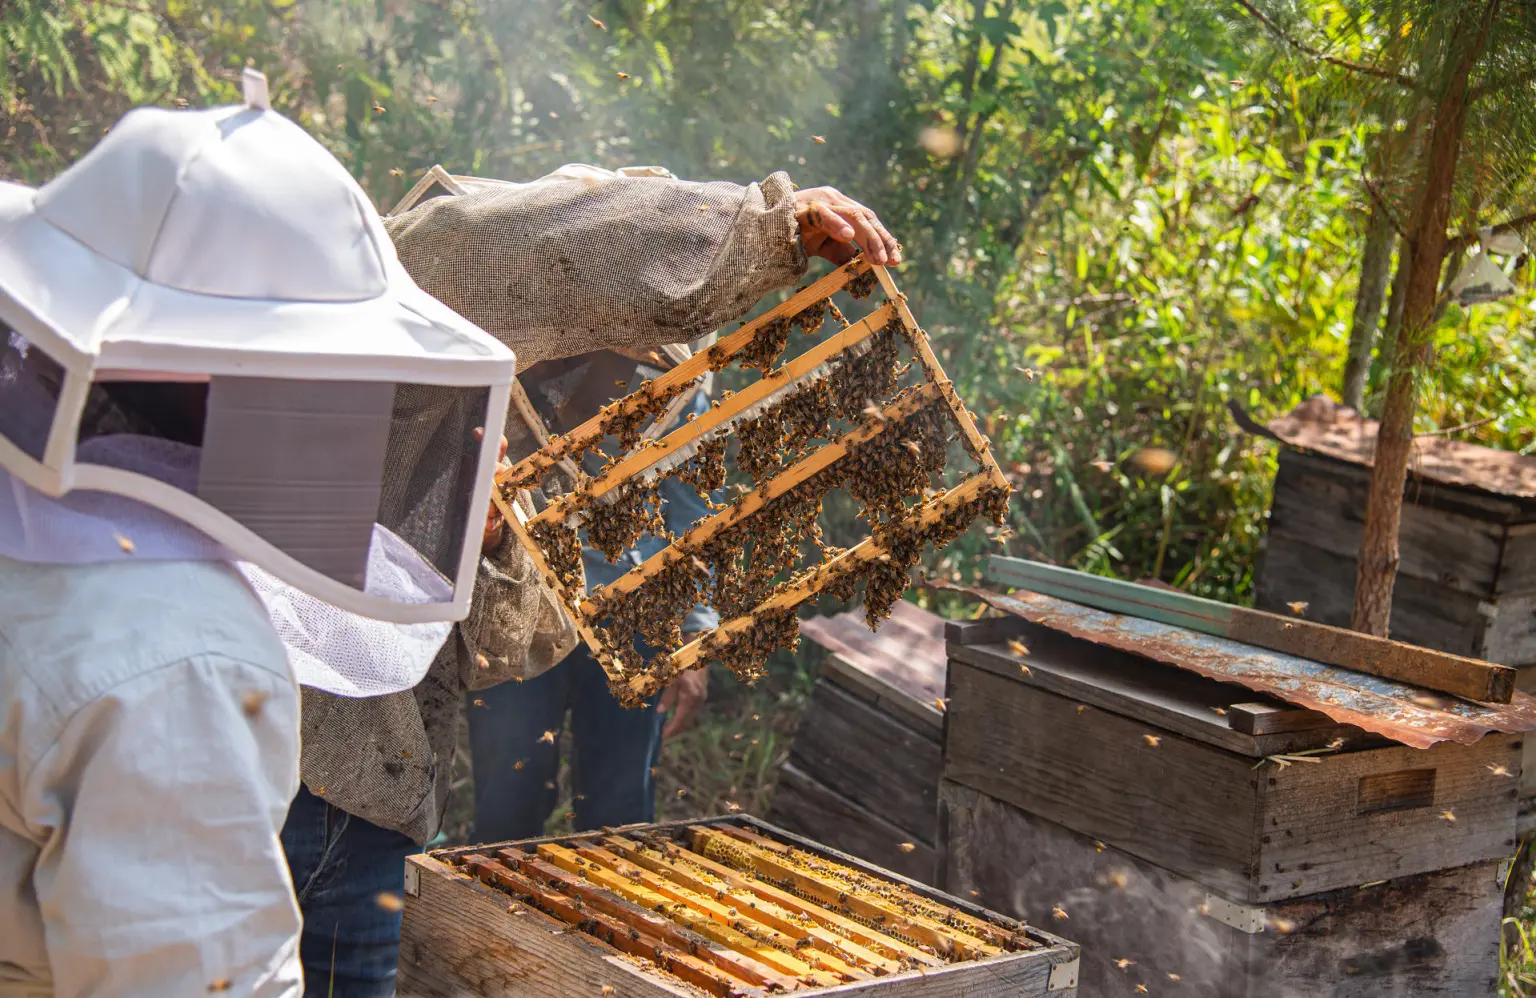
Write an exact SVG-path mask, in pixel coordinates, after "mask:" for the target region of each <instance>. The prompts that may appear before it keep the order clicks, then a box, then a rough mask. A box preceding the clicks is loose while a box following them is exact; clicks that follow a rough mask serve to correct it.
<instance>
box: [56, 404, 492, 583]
mask: <svg viewBox="0 0 1536 998" xmlns="http://www.w3.org/2000/svg"><path fill="white" fill-rule="evenodd" d="M489 394H490V393H489V391H488V389H486V388H484V387H476V388H450V387H443V386H438V385H419V384H397V383H395V382H388V381H377V382H366V381H332V380H327V381H318V380H304V379H285V378H266V377H237V376H225V375H215V376H213V377H211V378H209V379H208V380H206V381H204V382H201V383H186V382H155V381H117V382H110V383H103V384H98V385H95V386H93V389H92V399H91V402H89V403H88V404H87V416H88V418H87V419H85V420H83V421H82V423H81V427H80V437H79V439H80V451H79V459H80V460H82V461H86V462H91V463H97V464H107V465H112V466H115V467H120V468H124V469H126V470H135V471H142V472H143V473H146V474H150V475H152V476H153V477H156V478H159V479H161V480H162V481H166V482H168V483H170V484H173V485H176V486H177V487H178V488H181V489H183V490H185V491H188V492H193V493H195V495H196V496H197V498H198V499H200V500H202V501H203V502H205V503H207V504H208V505H210V506H213V507H214V508H216V509H217V510H219V511H220V512H221V513H224V514H225V515H227V516H229V517H230V518H231V519H233V520H235V521H236V522H237V523H239V524H241V525H242V526H244V527H246V528H247V529H249V530H250V531H252V532H253V533H255V534H256V535H257V536H258V537H260V538H262V539H263V540H265V541H267V542H268V543H270V544H271V545H273V546H274V547H276V548H277V549H279V550H281V551H282V552H284V553H285V554H287V555H289V556H291V557H293V558H295V559H296V560H298V561H299V562H301V563H302V564H304V565H306V566H308V567H310V568H312V569H315V570H316V571H318V572H320V573H322V574H323V575H325V576H327V577H329V578H332V579H335V580H337V581H339V582H342V583H344V584H346V585H347V586H349V587H351V588H354V589H358V590H362V591H373V589H374V586H373V585H372V584H371V582H373V581H375V580H372V579H371V570H370V565H371V564H372V565H374V566H375V567H377V565H378V560H379V556H380V555H381V554H384V555H385V556H386V558H385V560H388V561H394V562H398V561H399V559H400V556H401V553H400V550H399V549H400V547H401V545H399V544H391V545H389V547H390V550H391V551H393V553H392V554H391V553H389V552H381V551H379V550H377V548H378V544H379V541H380V536H379V533H378V531H377V530H376V529H375V525H377V526H379V527H382V528H384V529H385V530H387V531H388V532H389V533H391V534H393V535H395V537H397V538H399V539H400V540H401V541H403V542H404V545H405V546H406V547H409V548H410V549H412V550H413V551H414V552H415V557H414V558H413V559H412V560H415V561H420V562H425V563H426V564H427V565H429V566H430V568H431V569H432V570H433V572H435V573H436V574H437V575H439V576H441V577H442V580H443V582H444V583H445V584H444V585H441V586H436V587H434V588H438V589H446V588H448V584H451V583H452V582H453V581H455V579H456V576H457V574H458V568H459V558H460V555H461V554H462V552H463V550H464V538H465V533H466V528H467V527H468V526H469V525H470V522H471V521H470V518H471V516H473V515H474V510H473V509H472V508H471V507H472V506H473V505H474V503H473V494H474V484H475V481H474V474H475V470H476V463H477V461H478V459H479V455H480V448H481V444H480V442H479V441H478V440H477V439H476V436H475V433H474V431H475V429H476V428H478V427H480V426H481V425H482V424H483V423H484V421H485V418H486V406H487V404H488V401H489ZM480 515H482V516H483V511H481V514H480ZM476 536H478V534H477V535H476Z"/></svg>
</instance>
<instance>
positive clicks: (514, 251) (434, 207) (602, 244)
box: [385, 173, 807, 367]
mask: <svg viewBox="0 0 1536 998" xmlns="http://www.w3.org/2000/svg"><path fill="white" fill-rule="evenodd" d="M385 227H386V228H387V229H388V231H389V234H390V238H391V239H392V240H393V241H394V244H395V249H396V251H397V252H398V253H399V256H400V260H401V262H402V263H403V264H404V266H405V268H406V270H407V271H408V272H409V273H410V275H411V277H412V278H413V279H414V280H415V281H416V283H417V284H419V285H420V286H421V287H422V289H423V290H425V291H426V292H427V293H428V294H431V295H432V296H434V297H436V298H437V299H439V300H440V301H442V302H443V303H445V304H447V305H448V306H449V307H450V308H452V309H454V310H455V311H457V312H458V313H459V314H461V315H463V316H464V317H465V318H467V319H469V320H471V321H472V322H474V323H476V324H477V325H479V326H480V327H481V328H483V329H485V330H486V331H488V332H490V333H492V334H493V335H495V336H496V337H497V338H498V339H500V340H501V341H502V342H504V343H506V344H507V345H508V346H509V347H511V348H512V349H513V350H514V351H515V352H516V353H517V358H518V363H519V366H520V367H527V366H528V365H530V364H534V363H537V362H539V361H543V360H552V359H556V358H560V357H570V356H576V355H578V354H584V353H588V352H591V351H593V350H601V349H616V348H625V349H654V348H657V347H660V346H662V345H664V344H668V343H679V342H686V341H688V340H692V339H695V338H697V337H699V336H702V335H704V334H706V333H708V332H710V331H712V330H714V329H716V328H718V327H719V326H720V325H722V324H724V323H726V322H729V321H732V320H734V319H737V318H740V317H741V316H742V315H744V314H745V313H746V312H747V311H748V310H750V309H751V307H752V306H753V305H754V304H755V303H756V302H757V301H758V300H759V299H760V298H762V297H763V295H765V294H767V293H768V292H769V291H772V290H774V289H776V288H780V287H783V286H785V285H788V284H792V283H794V282H795V281H796V280H798V279H799V278H800V277H801V276H802V275H803V274H804V273H805V270H806V263H807V260H806V255H805V250H804V248H803V247H802V246H801V244H800V239H799V230H798V226H797V224H796V222H795V206H794V187H793V185H792V184H791V183H790V180H789V177H788V176H787V175H786V174H784V173H775V174H773V175H772V176H770V177H768V178H767V179H766V180H763V181H762V182H761V183H756V184H750V185H747V186H745V187H743V186H740V185H738V184H730V183H723V182H711V183H694V182H690V181H682V180H673V179H666V178H658V177H614V178H611V179H598V178H586V179H561V178H552V179H546V180H543V181H540V182H538V183H533V184H521V185H508V186H506V187H504V188H503V187H490V188H486V189H483V190H478V191H471V192H469V193H467V194H463V195H459V196H457V197H439V198H433V199H431V200H429V201H426V202H425V203H423V204H421V205H419V206H417V207H416V208H414V209H412V210H411V211H408V212H405V213H404V214H401V215H397V216H395V217H393V218H390V219H386V220H385Z"/></svg>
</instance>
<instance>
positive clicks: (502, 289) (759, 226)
mask: <svg viewBox="0 0 1536 998" xmlns="http://www.w3.org/2000/svg"><path fill="white" fill-rule="evenodd" d="M384 225H385V228H386V229H387V230H388V232H389V235H390V238H391V239H392V240H394V243H395V248H396V250H397V251H398V252H399V254H400V261H401V263H403V264H404V265H405V268H406V270H407V271H409V272H410V275H411V277H412V279H413V280H415V281H416V283H417V284H419V285H420V286H421V287H422V289H423V290H425V291H426V292H428V293H429V294H431V295H433V296H434V297H436V298H438V299H440V300H441V301H443V302H445V303H446V304H448V305H449V306H451V307H452V308H454V309H455V310H456V311H458V312H459V313H460V314H462V315H463V316H465V317H466V318H468V319H470V320H472V321H474V322H475V323H477V324H478V325H480V326H481V327H483V328H484V329H486V330H487V331H488V332H490V333H492V334H493V335H495V336H496V337H497V338H498V339H500V340H501V341H502V342H504V343H506V344H507V345H508V346H510V347H512V349H513V350H515V351H516V352H517V358H518V366H519V367H520V368H526V367H527V366H528V365H530V364H532V363H534V362H535V361H540V360H551V359H557V358H561V357H572V356H576V355H578V354H584V353H589V352H591V351H593V350H604V349H640V350H646V349H657V348H659V347H661V346H663V345H664V344H669V343H679V342H685V341H688V340H692V339H696V338H698V337H700V336H702V335H704V334H706V333H709V332H711V331H713V330H714V329H715V328H716V327H718V326H719V325H721V324H722V323H725V322H728V321H731V320H733V319H737V318H740V317H741V316H742V315H743V314H744V313H745V312H747V311H748V310H749V309H750V308H751V307H752V305H753V304H755V303H756V302H757V301H758V300H759V299H760V298H762V297H763V296H764V295H765V294H767V293H768V292H769V291H772V290H774V289H775V288H780V287H783V286H785V285H787V284H792V283H793V282H794V281H796V280H798V279H799V278H800V277H802V276H803V275H804V274H805V270H806V265H807V260H806V255H805V250H804V248H803V247H802V246H801V244H800V238H799V226H798V224H797V223H796V221H795V209H794V185H793V184H791V183H790V181H789V177H788V176H787V175H785V174H783V173H775V174H773V175H772V176H770V177H768V178H767V179H766V180H764V181H763V182H762V183H760V184H750V185H747V186H745V187H744V186H741V185H739V184H729V183H695V182H691V181H683V180H676V179H673V178H669V177H654V176H617V175H610V176H607V177H604V176H602V175H601V171H593V170H590V169H587V170H583V171H575V170H569V171H568V172H567V173H565V174H555V175H551V176H550V177H547V178H543V179H541V180H539V181H536V182H533V183H527V184H505V185H501V184H498V185H492V186H489V187H486V188H483V189H477V190H471V191H469V192H467V193H465V194H463V195H461V196H458V197H443V198H436V199H433V200H429V201H426V202H423V203H422V204H421V205H420V206H419V207H417V208H414V209H413V210H410V211H407V212H405V213H403V214H400V215H396V216H393V217H391V218H388V219H385V223H384ZM524 433H526V429H525V428H524V427H523V426H522V425H521V423H520V421H519V420H518V419H517V417H516V416H515V415H513V416H509V419H508V422H507V426H506V435H507V437H508V439H509V440H511V442H512V453H514V454H515V453H527V451H528V449H530V448H527V447H523V446H521V445H520V441H519V439H518V438H519V437H520V436H522V435H523V434H524ZM576 641H577V634H576V630H575V627H574V625H573V624H572V623H571V621H570V619H569V618H568V617H567V616H566V615H565V614H564V612H563V611H562V610H560V609H559V605H558V602H557V600H556V598H555V595H554V593H553V592H552V591H551V590H550V589H549V588H548V587H546V586H545V585H544V584H543V582H542V581H540V579H539V577H538V573H537V572H536V571H535V570H534V568H533V565H532V563H531V561H529V559H528V558H527V556H526V555H524V554H523V552H522V550H521V549H520V548H519V547H518V546H517V545H516V543H515V542H514V541H513V540H512V539H511V537H510V536H508V538H507V539H506V540H505V541H504V543H503V544H502V547H501V548H500V549H499V550H497V551H493V552H490V553H489V554H487V556H486V557H484V558H482V559H481V564H480V572H479V576H478V578H477V581H476V585H475V593H474V599H473V604H472V607H471V610H470V616H469V619H467V620H466V621H464V622H463V623H462V624H460V625H459V626H457V627H455V628H454V630H453V633H452V634H451V635H450V636H449V638H448V641H447V643H446V644H445V645H444V647H443V649H442V651H441V652H440V653H439V654H438V656H437V659H436V660H435V661H434V662H433V663H432V667H431V668H430V669H429V670H428V671H427V675H426V678H425V679H423V680H422V682H421V683H420V684H419V685H417V687H416V688H415V689H413V690H407V691H405V692H402V693H395V694H392V695H390V696H381V697H366V698H363V699H348V698H346V697H340V696H336V695H334V694H330V693H325V692H323V691H321V690H316V689H310V688H308V687H306V688H305V689H304V732H303V734H304V758H303V772H304V784H305V786H307V787H308V788H309V789H310V791H311V792H313V793H315V794H316V795H318V796H320V797H322V798H324V799H325V800H327V801H329V802H330V803H332V804H334V805H336V806H337V807H339V808H341V809H342V810H344V811H346V812H348V813H349V814H355V815H357V816H359V817H361V818H364V819H366V820H368V821H371V822H373V823H375V824H378V825H382V826H384V827H386V828H392V829H395V830H396V831H399V832H402V833H404V834H405V835H407V836H410V837H411V838H413V839H415V840H416V841H417V842H422V843H424V842H426V841H427V840H429V839H430V838H431V837H432V836H433V835H435V834H436V833H437V830H438V825H439V822H440V820H441V817H442V812H443V807H444V805H445V804H446V802H447V797H448V787H449V781H450V779H451V774H452V771H453V756H454V749H455V745H456V742H457V736H458V726H459V723H460V717H461V710H460V705H461V703H462V701H463V696H464V692H465V690H474V689H483V688H485V687H487V686H492V685H495V684H497V683H502V682H507V681H509V680H514V679H526V678H531V677H532V676H536V675H538V674H539V673H541V672H543V671H545V670H546V669H549V668H550V667H551V666H553V665H554V664H555V663H557V662H559V661H560V660H561V659H563V658H564V657H565V656H566V655H567V654H569V653H570V651H571V649H572V648H574V647H575V645H576Z"/></svg>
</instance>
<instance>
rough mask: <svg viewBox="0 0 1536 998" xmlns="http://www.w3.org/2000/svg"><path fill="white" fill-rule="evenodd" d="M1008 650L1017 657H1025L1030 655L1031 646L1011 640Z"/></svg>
mask: <svg viewBox="0 0 1536 998" xmlns="http://www.w3.org/2000/svg"><path fill="white" fill-rule="evenodd" d="M1008 650H1009V651H1011V652H1013V653H1014V654H1015V655H1021V656H1025V657H1027V656H1028V655H1029V646H1028V645H1026V644H1024V642H1022V641H1020V640H1018V639H1017V638H1012V639H1009V641H1008Z"/></svg>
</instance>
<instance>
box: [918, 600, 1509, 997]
mask: <svg viewBox="0 0 1536 998" xmlns="http://www.w3.org/2000/svg"><path fill="white" fill-rule="evenodd" d="M1030 599H1031V600H1033V601H1035V605H1036V606H1037V608H1038V607H1044V608H1045V610H1046V611H1047V612H1044V613H1041V614H1039V615H1037V616H1032V617H1031V621H1033V622H1030V621H1026V620H1023V619H1019V618H1017V617H998V618H993V619H989V620H983V621H977V622H974V623H967V624H952V625H951V630H950V642H949V656H950V660H949V683H948V696H949V710H948V714H947V717H946V726H945V742H944V778H943V783H942V785H941V788H940V808H941V818H940V828H941V833H942V836H943V842H942V843H941V853H942V854H943V856H944V857H945V860H944V875H943V877H942V878H941V880H940V885H941V886H942V887H943V888H944V889H945V890H948V891H950V892H951V893H958V894H962V895H965V894H968V893H969V892H971V891H978V892H979V902H980V903H981V904H984V905H986V906H987V907H989V908H993V909H995V910H998V911H1002V912H1005V913H1008V914H1011V915H1014V916H1016V917H1020V918H1026V919H1028V920H1031V921H1034V922H1036V923H1038V924H1043V925H1050V926H1052V927H1053V928H1056V929H1057V930H1058V931H1062V932H1066V933H1068V934H1070V935H1071V936H1072V938H1074V939H1075V940H1076V941H1077V942H1078V943H1079V944H1080V945H1081V946H1082V947H1083V967H1082V983H1081V987H1082V989H1083V993H1084V994H1092V995H1095V996H1099V998H1118V996H1122V995H1123V996H1126V998H1134V996H1136V995H1138V994H1142V993H1148V994H1153V995H1159V994H1162V995H1168V994H1179V995H1186V996H1195V995H1199V996H1204V998H1300V996H1309V998H1310V996H1320V995H1328V996H1350V998H1367V996H1370V998H1376V996H1385V995H1394V996H1420V995H1445V996H1450V995H1455V996H1458V998H1470V996H1491V995H1493V994H1494V993H1495V983H1494V979H1495V975H1496V972H1497V969H1498V953H1499V926H1500V916H1501V899H1502V880H1501V873H1502V868H1503V867H1504V866H1505V860H1506V857H1508V856H1509V855H1510V854H1511V852H1512V851H1513V849H1514V836H1515V786H1516V779H1517V777H1518V775H1519V772H1520V749H1521V739H1520V737H1519V736H1518V735H1514V734H1501V733H1499V732H1498V731H1496V730H1487V731H1486V733H1484V732H1485V729H1483V728H1482V727H1480V726H1479V725H1480V723H1481V721H1479V724H1478V725H1470V726H1469V724H1470V722H1469V718H1470V717H1477V718H1479V719H1482V718H1485V717H1487V716H1503V715H1501V714H1499V713H1498V712H1499V711H1500V710H1501V708H1484V707H1482V706H1481V705H1474V704H1470V703H1469V702H1466V701H1458V700H1456V699H1455V698H1449V697H1441V696H1423V695H1421V694H1415V693H1414V692H1413V690H1414V688H1413V687H1406V688H1404V687H1401V686H1400V685H1398V684H1393V683H1388V682H1386V681H1382V680H1375V679H1372V678H1371V677H1363V676H1362V677H1361V678H1362V680H1364V681H1365V682H1364V685H1362V686H1360V687H1359V688H1355V687H1353V686H1350V687H1347V688H1346V687H1344V686H1343V684H1341V683H1339V682H1337V679H1336V678H1335V679H1331V680H1319V679H1316V678H1310V679H1309V678H1306V677H1308V676H1313V677H1315V676H1317V675H1328V676H1335V677H1336V673H1335V672H1328V671H1323V672H1320V673H1307V672H1305V671H1304V670H1297V671H1296V674H1295V675H1294V676H1292V675H1291V669H1290V666H1291V665H1292V664H1296V663H1297V662H1298V661H1299V660H1295V659H1292V658H1291V657H1290V656H1286V655H1281V654H1278V653H1273V652H1264V651H1261V650H1259V649H1256V648H1252V647H1250V646H1246V645H1239V644H1237V643H1236V642H1232V641H1228V640H1226V639H1220V638H1213V637H1209V636H1207V635H1203V634H1195V633H1193V632H1188V631H1184V632H1182V633H1181V635H1180V636H1179V639H1178V640H1177V641H1173V640H1169V637H1168V636H1169V635H1170V634H1172V633H1173V632H1174V631H1176V630H1178V629H1174V628H1170V627H1167V626H1165V625H1158V624H1154V623H1152V622H1148V621H1135V622H1133V621H1131V620H1130V618H1123V617H1117V616H1115V615H1113V614H1108V613H1103V612H1101V611H1098V610H1092V609H1089V608H1087V607H1082V606H1078V605H1076V604H1073V603H1070V602H1067V601H1065V600H1050V599H1047V598H1043V597H1038V596H1032V597H1030ZM1111 645H1118V646H1119V647H1112V646H1111ZM1243 649H1246V650H1247V651H1246V653H1245V652H1244V651H1243ZM1243 654H1249V655H1250V661H1249V662H1248V663H1246V664H1247V665H1249V666H1250V667H1252V666H1254V665H1255V664H1257V666H1258V667H1260V668H1261V669H1264V670H1267V674H1268V676H1269V678H1270V680H1271V681H1273V682H1274V683H1275V684H1277V686H1278V685H1284V684H1285V683H1286V682H1288V681H1290V680H1291V679H1294V680H1295V681H1296V682H1297V683H1301V684H1305V683H1308V682H1310V683H1313V684H1314V686H1316V687H1317V688H1316V689H1314V690H1313V692H1316V693H1318V694H1319V695H1325V696H1331V697H1336V698H1338V699H1339V700H1340V702H1350V703H1355V704H1357V705H1359V706H1360V709H1361V711H1362V715H1361V716H1362V718H1371V720H1369V721H1368V722H1365V721H1363V723H1370V724H1372V725H1373V726H1376V727H1377V728H1378V730H1384V731H1395V732H1396V733H1397V734H1398V735H1399V736H1400V737H1402V738H1411V739H1417V740H1420V741H1423V739H1422V738H1421V737H1420V735H1421V734H1422V732H1420V731H1418V730H1417V729H1414V728H1413V726H1414V725H1420V726H1424V725H1430V726H1433V725H1437V724H1438V725H1443V730H1444V731H1447V732H1453V733H1454V736H1455V737H1461V738H1462V739H1463V740H1465V741H1469V742H1471V743H1470V744H1461V743H1458V742H1455V741H1438V742H1437V743H1435V744H1433V745H1432V747H1428V748H1422V749H1421V748H1411V747H1408V746H1407V745H1404V744H1399V743H1394V741H1392V740H1391V739H1389V738H1387V737H1383V736H1382V735H1381V734H1372V733H1370V732H1368V731H1366V730H1362V728H1360V727H1355V726H1352V725H1341V724H1337V723H1334V722H1333V721H1331V720H1330V719H1329V717H1328V716H1327V715H1325V714H1323V713H1321V712H1318V711H1314V710H1304V709H1297V708H1294V707H1291V706H1289V705H1287V704H1286V703H1284V702H1282V701H1281V700H1279V699H1272V698H1266V697H1265V696H1263V695H1260V694H1258V693H1256V692H1255V691H1254V690H1253V689H1250V688H1246V687H1245V686H1242V685H1236V684H1235V683H1231V682H1220V681H1217V680H1214V679H1210V678H1206V677H1205V676H1204V675H1197V674H1195V673H1194V672H1192V671H1186V670H1185V669H1182V668H1177V667H1172V664H1173V663H1176V662H1178V661H1181V660H1183V661H1186V662H1187V663H1188V664H1189V666H1190V667H1191V668H1194V667H1197V666H1198V668H1201V669H1204V670H1207V671H1216V670H1220V669H1221V668H1222V667H1223V665H1224V662H1226V661H1228V660H1230V659H1231V658H1232V657H1233V656H1238V655H1243ZM1186 656H1188V657H1186ZM1196 657H1197V658H1198V659H1199V661H1198V662H1195V661H1194V660H1193V659H1194V658H1196ZM1234 664H1238V663H1234ZM1313 665H1315V663H1313ZM1250 681H1251V680H1250ZM1330 685H1331V686H1332V687H1334V688H1331V689H1330V688H1328V687H1329V686H1330ZM1394 697H1401V698H1402V699H1401V700H1394V699H1393V698H1394ZM1420 702H1422V703H1420ZM1516 707H1518V708H1519V709H1520V710H1524V711H1525V712H1526V713H1527V714H1528V713H1529V705H1528V704H1527V705H1526V706H1525V707H1519V705H1516ZM1503 710H1507V711H1513V710H1515V708H1507V709H1503ZM1377 714H1379V715H1380V718H1379V719H1380V721H1381V723H1380V724H1377V723H1376V720H1377V718H1376V715H1377ZM1496 723H1497V722H1496ZM1394 725H1396V726H1397V727H1394ZM1513 727H1514V728H1518V727H1519V724H1518V723H1516V724H1514V725H1513ZM1277 756H1279V757H1281V758H1276V757H1277ZM1287 757H1288V758H1287ZM1138 985H1140V986H1141V987H1143V988H1145V989H1146V991H1145V992H1142V991H1139V990H1138V989H1137V986H1138Z"/></svg>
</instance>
